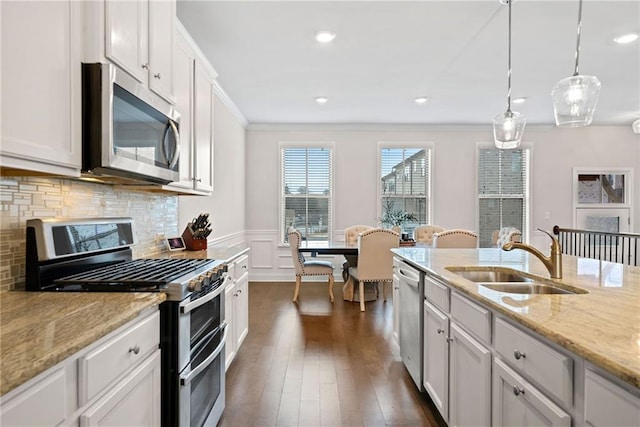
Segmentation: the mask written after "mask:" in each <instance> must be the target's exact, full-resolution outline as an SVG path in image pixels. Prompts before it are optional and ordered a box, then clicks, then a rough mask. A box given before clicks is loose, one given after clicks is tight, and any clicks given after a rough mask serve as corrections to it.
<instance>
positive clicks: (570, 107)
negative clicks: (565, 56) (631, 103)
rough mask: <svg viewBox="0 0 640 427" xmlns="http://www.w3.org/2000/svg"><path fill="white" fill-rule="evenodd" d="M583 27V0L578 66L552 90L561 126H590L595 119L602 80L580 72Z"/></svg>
mask: <svg viewBox="0 0 640 427" xmlns="http://www.w3.org/2000/svg"><path fill="white" fill-rule="evenodd" d="M581 29H582V0H580V3H579V6H578V41H577V42H576V67H575V71H574V73H573V76H571V77H566V78H564V79H562V80H560V81H559V82H558V83H556V85H555V86H554V87H553V89H552V90H551V99H552V101H553V114H554V115H555V118H556V125H557V126H559V127H570V128H576V127H582V126H589V125H590V124H591V122H592V121H593V113H594V111H595V110H596V103H597V102H598V94H599V93H600V80H598V78H597V77H596V76H584V75H581V74H578V59H579V58H580V30H581Z"/></svg>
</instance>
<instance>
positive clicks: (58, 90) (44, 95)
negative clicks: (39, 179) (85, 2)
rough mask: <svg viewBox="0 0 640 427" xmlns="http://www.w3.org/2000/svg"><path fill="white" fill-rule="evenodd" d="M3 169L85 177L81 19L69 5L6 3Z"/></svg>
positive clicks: (0, 5) (2, 7) (1, 4)
mask: <svg viewBox="0 0 640 427" xmlns="http://www.w3.org/2000/svg"><path fill="white" fill-rule="evenodd" d="M0 10H1V13H0V15H1V27H2V30H1V34H2V37H1V43H2V47H1V52H2V53H1V55H2V57H1V60H2V73H1V74H2V77H1V79H2V88H1V89H0V93H2V96H1V97H0V98H1V100H2V101H1V102H2V110H1V113H0V118H1V120H2V123H1V125H0V128H1V131H2V142H1V144H0V152H1V153H2V161H1V162H2V166H4V167H7V168H17V169H26V170H35V171H39V172H49V173H55V174H61V175H70V176H79V175H80V168H81V166H82V157H81V149H82V135H81V130H82V127H81V108H82V105H81V96H82V94H81V86H80V85H81V80H82V79H81V75H80V72H81V67H80V62H81V40H82V37H81V30H82V23H81V11H82V3H80V2H77V1H75V0H68V1H55V2H53V1H28V2H27V1H2V2H0Z"/></svg>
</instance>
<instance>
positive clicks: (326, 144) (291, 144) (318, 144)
mask: <svg viewBox="0 0 640 427" xmlns="http://www.w3.org/2000/svg"><path fill="white" fill-rule="evenodd" d="M335 146H336V143H335V141H280V142H279V143H278V163H279V168H280V173H279V177H280V178H279V179H280V183H279V185H278V187H279V193H278V199H279V201H278V233H279V236H280V237H278V243H279V245H280V246H284V247H289V242H286V241H285V240H284V236H285V234H286V231H287V230H285V229H283V226H284V224H283V221H282V218H284V205H283V201H284V197H283V195H284V176H283V173H284V165H283V164H282V152H283V150H284V149H286V148H327V149H329V150H330V151H331V165H330V168H331V170H330V171H329V174H330V182H329V191H330V192H331V196H330V197H329V217H330V220H329V224H328V231H327V233H328V236H327V238H328V243H329V244H331V243H333V234H334V225H335V168H336V162H335V154H336V150H335Z"/></svg>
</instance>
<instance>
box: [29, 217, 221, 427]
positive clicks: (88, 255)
mask: <svg viewBox="0 0 640 427" xmlns="http://www.w3.org/2000/svg"><path fill="white" fill-rule="evenodd" d="M133 226H134V224H133V220H132V219H131V218H99V219H33V220H29V221H27V230H26V232H27V253H26V289H27V290H28V291H67V292H73V291H76V292H165V293H166V294H167V301H166V302H165V303H163V304H162V305H161V306H160V322H161V328H160V334H161V337H160V342H161V344H160V345H161V349H162V392H161V394H162V405H161V406H162V424H163V426H198V427H199V426H204V425H206V426H215V425H216V424H217V422H218V420H219V419H220V416H221V415H222V411H223V409H224V405H225V393H224V388H225V376H224V361H225V341H226V333H227V329H226V326H227V323H226V322H225V321H224V306H225V304H224V289H225V286H226V284H227V282H228V281H229V280H230V279H229V277H228V275H227V274H226V266H225V265H224V264H223V262H220V261H216V260H213V259H184V258H180V259H176V258H173V259H147V258H144V259H132V249H131V247H132V245H133V244H134V236H135V233H134V229H133Z"/></svg>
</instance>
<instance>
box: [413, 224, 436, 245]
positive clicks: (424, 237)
mask: <svg viewBox="0 0 640 427" xmlns="http://www.w3.org/2000/svg"><path fill="white" fill-rule="evenodd" d="M441 231H444V228H442V227H440V226H437V225H431V224H427V225H419V226H417V227H416V229H415V230H413V240H415V241H416V243H418V244H420V243H422V244H426V245H431V244H432V243H433V235H434V234H435V233H440V232H441Z"/></svg>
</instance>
